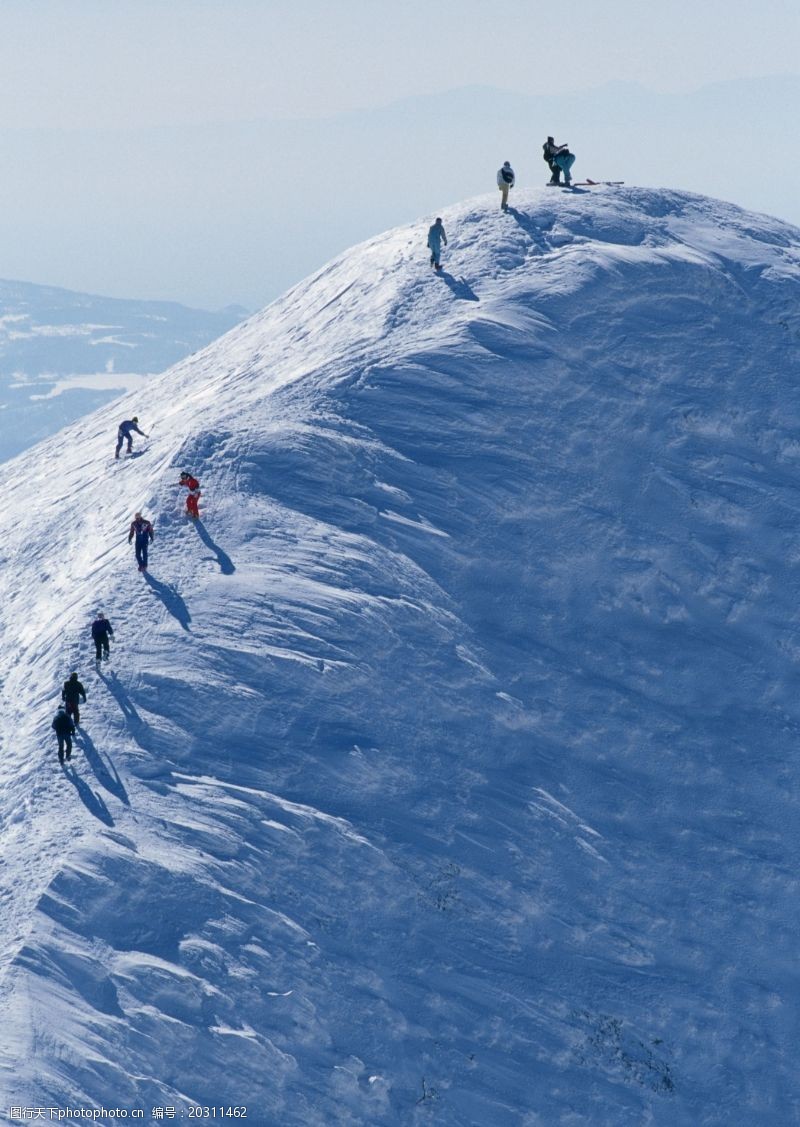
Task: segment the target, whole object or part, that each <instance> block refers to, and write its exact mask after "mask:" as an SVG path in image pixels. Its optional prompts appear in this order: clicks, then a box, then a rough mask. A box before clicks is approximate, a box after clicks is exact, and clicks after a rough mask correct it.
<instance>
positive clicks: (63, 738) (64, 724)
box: [50, 704, 75, 763]
mask: <svg viewBox="0 0 800 1127" xmlns="http://www.w3.org/2000/svg"><path fill="white" fill-rule="evenodd" d="M50 727H51V728H52V729H53V731H54V732H55V734H56V738H57V740H58V762H59V763H63V762H64V760H65V759H72V737H73V736H74V734H75V725H74V724H73V723H72V717H71V716H68V715H67V710H66V709H65V708H64V705H63V704H60V705H59V706H58V711H57V712H56V714H55V716H54V717H53V723H52V724H51V725H50Z"/></svg>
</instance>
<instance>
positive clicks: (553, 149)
mask: <svg viewBox="0 0 800 1127" xmlns="http://www.w3.org/2000/svg"><path fill="white" fill-rule="evenodd" d="M542 156H543V157H544V159H545V160H546V161H547V164H548V166H549V168H550V172H551V173H552V175H551V177H550V184H560V183H561V173H562V172H563V173H564V183H565V184H566V185H567V187H569V185H570V183H571V182H572V174H571V172H570V169H571V168H572V166H573V164H574V163H575V157H574V155H573V154H572V153H571V152H570V151H569V148H568V147H567V145H557V144H556V143H555V141H554V140H553V138H552V137H548V138H547V140H546V141H545V143H544V144H543V145H542Z"/></svg>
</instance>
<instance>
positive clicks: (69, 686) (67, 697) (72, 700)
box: [61, 673, 86, 727]
mask: <svg viewBox="0 0 800 1127" xmlns="http://www.w3.org/2000/svg"><path fill="white" fill-rule="evenodd" d="M61 699H62V700H63V702H64V707H65V708H66V710H67V714H68V715H69V716H71V717H72V719H73V720H74V721H75V725H76V727H77V725H78V724H80V722H81V714H80V710H79V708H78V702H79V701H80V700H82V701H83V703H84V704H86V689H84V687H83V685H82V684H81V683H80V681H79V680H78V674H77V673H70V675H69V679H68V680H66V681H65V682H64V688H63V689H62V690H61Z"/></svg>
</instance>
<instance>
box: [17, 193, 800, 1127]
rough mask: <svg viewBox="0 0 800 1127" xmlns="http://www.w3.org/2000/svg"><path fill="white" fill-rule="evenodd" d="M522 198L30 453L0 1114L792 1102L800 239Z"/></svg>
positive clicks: (700, 218) (521, 1114) (21, 520)
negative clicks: (136, 536)
mask: <svg viewBox="0 0 800 1127" xmlns="http://www.w3.org/2000/svg"><path fill="white" fill-rule="evenodd" d="M512 195H513V194H512ZM512 203H513V204H514V207H513V208H512V210H510V211H509V212H508V213H507V214H501V213H500V211H499V210H498V209H499V196H498V195H493V196H491V197H486V198H481V199H478V200H473V201H470V202H468V203H465V204H462V205H460V206H457V207H454V208H451V209H449V211H446V212H444V213H443V218H444V223H445V228H446V230H447V235H448V238H449V244H448V247H447V248H446V252H445V256H444V257H443V267H444V270H443V273H442V275H441V276H436V275H434V274H433V273H432V272H431V271H430V270H429V267H428V265H427V251H426V248H425V235H426V233H427V227H428V224H429V222H430V219H428V220H427V221H425V222H424V223H423V222H421V223H419V224H417V225H414V226H410V227H404V228H400V229H397V230H394V231H390V232H388V233H387V234H385V235H383V236H381V237H379V238H376V239H374V240H372V241H370V242H368V243H365V244H364V245H362V246H360V247H356V248H355V249H353V250H352V251H350V252H348V253H347V254H345V255H343V256H342V257H341V258H339V259H337V260H336V261H334V262H332V263H331V264H330V265H328V266H327V267H325V268H324V269H322V270H320V271H319V272H318V273H317V274H315V275H314V276H313V277H311V278H309V279H308V280H307V281H306V282H303V283H302V284H301V285H298V286H297V287H295V288H294V289H293V290H291V291H290V292H289V293H288V294H286V296H285V297H283V298H282V299H280V300H279V301H277V302H275V303H274V304H273V305H271V306H270V307H269V308H268V309H266V310H265V311H264V312H263V313H261V314H259V315H257V316H256V317H254V318H252V319H251V320H250V321H248V322H246V323H245V324H244V325H243V326H241V327H239V328H237V329H234V330H233V331H232V332H230V333H229V334H228V335H227V336H226V337H223V338H222V339H221V340H220V341H218V342H216V343H215V344H213V345H211V346H210V347H209V348H207V349H206V350H205V351H203V352H202V353H199V354H198V355H196V356H194V357H192V358H191V359H190V360H188V361H186V362H184V363H182V364H180V365H178V366H177V367H175V368H173V369H171V370H170V371H169V372H167V373H166V374H165V375H163V376H160V377H157V378H155V379H154V380H153V381H152V382H151V383H149V384H148V389H147V403H146V409H145V406H144V405H143V404H142V403H141V402H139V401H136V400H134V399H133V398H129V399H126V400H122V401H121V402H118V403H116V404H115V405H113V407H106V408H103V409H102V410H100V411H98V412H97V413H95V414H94V415H92V416H90V417H89V418H87V419H85V420H83V421H82V422H81V423H80V424H76V425H74V426H72V427H70V428H68V429H67V430H65V431H64V432H63V433H62V435H61V442H60V445H59V447H58V456H57V457H55V458H54V457H53V454H52V450H51V449H44V448H37V449H34V450H32V451H30V452H29V453H28V454H26V455H23V456H22V457H20V458H18V459H17V460H16V461H15V462H14V463H12V464H11V465H9V466H7V467H5V468H3V469H2V470H0V485H1V487H2V495H3V498H4V510H5V516H6V521H5V529H4V537H3V547H2V553H3V562H4V565H5V566H4V567H3V569H2V571H1V572H0V584H2V590H1V594H2V597H1V598H0V629H1V630H2V666H1V667H0V675H1V676H2V683H3V690H4V692H3V696H4V701H5V708H4V710H3V713H2V716H1V717H0V738H1V739H2V758H0V820H1V824H2V835H3V836H2V841H3V866H2V870H0V874H1V875H0V1017H1V1018H2V1021H1V1022H0V1027H1V1028H2V1034H0V1092H2V1100H3V1106H4V1107H6V1108H7V1109H8V1108H12V1107H16V1108H17V1109H19V1108H25V1107H28V1108H30V1107H49V1106H55V1107H67V1106H70V1107H73V1108H76V1107H78V1108H80V1107H84V1108H101V1107H104V1108H106V1109H108V1108H113V1107H115V1108H123V1109H128V1110H129V1111H132V1110H133V1109H143V1110H144V1113H145V1119H146V1121H148V1122H156V1121H160V1120H161V1119H163V1118H164V1116H163V1115H160V1114H158V1113H159V1110H163V1109H169V1108H174V1109H175V1115H176V1116H180V1114H181V1113H183V1115H184V1116H185V1115H186V1114H188V1109H189V1107H191V1106H195V1105H207V1106H211V1107H217V1108H219V1107H225V1108H232V1107H242V1106H246V1107H247V1116H248V1121H249V1122H250V1123H255V1124H259V1125H272V1124H281V1125H286V1124H297V1125H300V1124H302V1125H304V1127H309V1125H320V1127H322V1125H327V1124H333V1123H337V1124H338V1123H342V1124H345V1123H347V1124H384V1123H385V1124H394V1123H404V1124H405V1123H427V1122H429V1121H433V1120H435V1121H436V1123H437V1124H448V1125H451V1124H452V1125H456V1124H472V1123H474V1124H482V1125H483V1124H498V1125H499V1124H502V1125H503V1127H505V1125H509V1124H519V1125H520V1127H522V1125H524V1127H533V1125H541V1127H551V1125H553V1124H556V1123H570V1124H584V1123H585V1124H591V1125H592V1127H601V1125H603V1127H605V1125H607V1127H624V1125H626V1124H631V1125H633V1124H641V1123H643V1122H648V1123H653V1124H656V1123H657V1124H670V1125H671V1127H674V1125H676V1124H677V1125H683V1124H686V1125H687V1127H688V1125H689V1124H691V1125H692V1127H697V1125H698V1124H719V1125H722V1124H725V1125H726V1127H730V1124H732V1123H742V1124H744V1123H747V1124H754V1123H758V1124H759V1127H764V1125H770V1124H774V1125H776V1127H777V1125H779V1124H780V1125H781V1127H784V1125H785V1124H786V1123H787V1122H789V1120H790V1119H791V1116H792V1115H793V1114H795V1113H796V1111H797V1107H798V1103H797V1101H798V1086H797V1080H796V1069H795V1064H794V1046H795V1016H794V1015H795V1001H796V998H795V995H796V988H797V975H796V950H795V949H796V933H797V925H798V918H797V917H798V909H797V906H796V905H797V899H796V894H795V884H796V874H795V864H794V861H795V859H796V856H797V844H798V842H797V837H798V829H797V826H798V823H797V818H796V813H795V811H796V793H797V778H796V775H797V772H796V766H795V764H796V759H797V738H798V732H800V706H799V705H798V702H797V692H796V686H797V668H798V660H799V659H800V641H798V629H799V627H798V611H797V606H798V604H800V584H798V572H797V563H798V560H800V532H798V527H797V510H798V507H800V477H799V474H800V400H798V392H797V388H798V386H800V379H798V377H799V376H800V371H798V361H797V347H798V340H800V313H799V312H798V309H800V305H799V304H798V295H799V293H800V232H798V231H796V230H795V229H794V228H791V227H789V226H787V225H786V224H783V223H780V222H778V221H777V220H772V219H768V218H766V217H763V216H756V215H752V214H748V213H745V212H743V211H741V210H739V209H737V208H735V207H732V206H730V205H725V204H721V203H718V202H715V201H711V200H708V199H704V198H701V197H697V196H689V195H686V194H679V193H671V192H664V191H646V190H634V189H626V188H623V189H620V190H605V189H599V190H593V191H592V192H585V193H577V192H576V193H574V194H567V193H562V192H560V191H556V192H549V191H539V192H528V193H526V192H516V196H515V198H513V199H512ZM134 413H136V414H138V415H139V417H140V421H141V426H142V429H143V430H145V431H147V432H149V434H150V439H149V443H147V444H143V447H142V448H141V449H142V453H141V456H140V457H135V458H131V459H128V460H122V461H120V462H119V463H115V462H114V460H113V447H114V441H115V436H116V427H117V424H118V422H119V420H120V419H124V418H129V417H130V416H131V415H132V414H134ZM145 447H146V448H145ZM184 470H185V471H188V472H189V473H191V474H193V475H194V476H196V477H197V478H198V479H199V481H200V483H201V488H202V497H201V501H200V513H201V519H200V522H198V523H193V522H187V521H186V518H185V517H184V516H183V515H182V513H181V507H182V504H183V498H182V497H181V496H180V495H179V493H180V490H179V488H178V485H177V482H178V479H179V474H180V472H181V471H184ZM136 511H142V512H143V513H144V515H145V516H146V517H149V518H150V519H151V520H152V521H153V523H154V527H155V541H154V543H153V544H152V546H151V558H150V571H149V572H147V573H144V574H140V573H139V572H138V571H137V569H136V566H135V562H134V557H133V550H132V548H131V547H130V546H129V544H128V542H127V533H128V528H129V525H130V522H131V520H132V518H133V514H134V512H136ZM98 609H102V610H104V611H105V613H106V614H107V615H108V617H109V619H110V620H111V622H112V624H113V627H114V631H115V634H114V638H113V641H112V646H113V650H112V660H111V662H110V663H107V664H103V665H101V667H100V669H99V671H98V672H97V673H95V672H94V671H93V649H92V647H91V640H90V637H89V627H90V624H91V621H92V619H93V617H94V615H95V613H96V611H97V610H98ZM72 670H76V671H78V672H79V674H80V675H81V678H82V680H83V682H84V684H85V685H86V688H87V695H88V700H87V703H86V706H85V707H82V718H81V719H82V727H81V730H80V733H79V735H78V737H77V740H76V752H75V754H74V755H73V760H72V765H71V767H69V768H67V769H64V770H62V769H61V768H60V767H59V765H58V761H57V757H56V748H55V739H54V736H53V733H52V732H51V731H50V721H51V718H52V714H53V711H54V709H55V707H56V704H57V703H58V699H59V693H60V688H61V684H62V682H63V680H64V678H66V677H67V676H68V675H69V673H70V672H71V671H72ZM99 1121H100V1122H104V1120H102V1119H100V1120H99Z"/></svg>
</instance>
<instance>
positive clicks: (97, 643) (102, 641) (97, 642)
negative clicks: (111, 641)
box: [92, 610, 114, 661]
mask: <svg viewBox="0 0 800 1127" xmlns="http://www.w3.org/2000/svg"><path fill="white" fill-rule="evenodd" d="M113 633H114V631H113V629H112V628H111V623H110V622H109V621H108V619H107V618H106V616H105V615H104V614H103V612H102V611H101V610H99V611H98V612H97V618H95V620H94V622H93V623H92V638H93V639H94V648H95V653H96V656H95V661H100V658H101V657H102V656H105V657H106V659H108V656H109V648H108V638H109V635H113Z"/></svg>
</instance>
